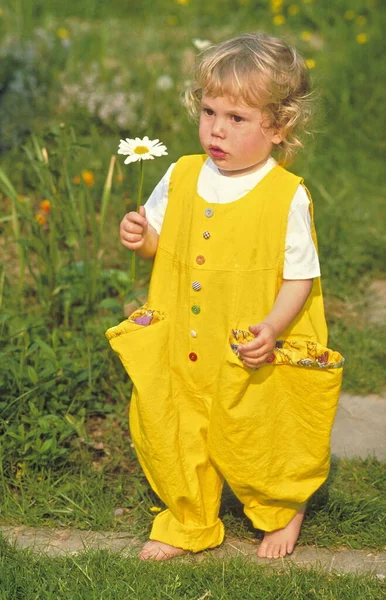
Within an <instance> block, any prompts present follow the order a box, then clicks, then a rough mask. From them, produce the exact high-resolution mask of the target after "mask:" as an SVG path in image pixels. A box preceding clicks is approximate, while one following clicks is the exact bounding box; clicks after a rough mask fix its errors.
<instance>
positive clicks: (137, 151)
mask: <svg viewBox="0 0 386 600" xmlns="http://www.w3.org/2000/svg"><path fill="white" fill-rule="evenodd" d="M134 152H135V154H146V153H147V152H149V148H148V147H147V146H137V147H136V148H134Z"/></svg>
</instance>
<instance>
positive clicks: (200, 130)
mask: <svg viewBox="0 0 386 600" xmlns="http://www.w3.org/2000/svg"><path fill="white" fill-rule="evenodd" d="M206 130H207V127H206V126H205V121H203V119H200V123H199V125H198V137H199V138H200V141H201V142H202V141H203V140H204V138H205V137H206V133H207V131H206Z"/></svg>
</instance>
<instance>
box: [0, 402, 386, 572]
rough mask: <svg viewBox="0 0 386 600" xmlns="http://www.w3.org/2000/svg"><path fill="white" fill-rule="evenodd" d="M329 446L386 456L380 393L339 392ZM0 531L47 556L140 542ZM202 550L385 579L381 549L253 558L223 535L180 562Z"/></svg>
mask: <svg viewBox="0 0 386 600" xmlns="http://www.w3.org/2000/svg"><path fill="white" fill-rule="evenodd" d="M331 446H332V453H333V455H335V456H337V457H349V458H351V457H360V458H366V457H368V456H375V457H377V458H378V459H379V460H382V461H383V460H386V397H384V396H375V395H373V396H368V397H361V396H350V395H348V394H342V396H341V398H340V404H339V409H338V413H337V417H336V421H335V424H334V428H333V432H332V442H331ZM385 468H386V466H385ZM0 534H3V535H4V537H6V538H7V539H9V540H10V541H13V542H15V544H16V545H17V546H18V547H21V548H31V549H33V550H35V551H39V552H46V553H48V554H49V555H50V556H58V555H64V554H66V553H69V554H75V553H78V552H81V551H83V550H86V549H97V548H98V549H102V548H103V549H107V550H111V551H114V552H122V553H124V554H125V555H126V556H135V555H136V554H137V552H138V549H139V548H140V546H141V542H140V541H139V540H137V539H135V538H133V537H131V536H130V535H129V534H127V533H114V532H95V531H82V530H77V529H48V528H47V529H35V528H33V527H26V526H19V527H12V526H7V525H3V526H0ZM385 550H386V546H385ZM208 554H210V555H211V556H214V557H218V558H221V559H223V558H226V557H229V556H235V555H242V556H248V557H251V558H253V560H255V561H256V563H258V564H269V565H270V566H273V567H274V568H283V566H284V565H288V564H294V565H297V566H301V567H311V566H312V567H315V568H318V569H323V570H326V571H335V572H338V573H339V572H340V573H369V572H371V573H374V574H375V575H376V576H377V577H378V578H379V579H381V580H385V578H386V552H379V553H376V552H365V551H362V550H348V549H343V550H338V551H331V550H328V549H326V548H317V547H301V546H300V547H298V548H296V550H295V552H294V553H293V554H292V555H291V556H290V557H287V558H286V559H285V560H276V561H270V560H267V559H259V558H257V556H256V544H253V543H252V542H246V541H240V540H237V539H232V538H226V540H225V542H224V544H223V545H222V546H221V547H220V548H216V549H214V550H210V551H207V552H201V553H199V554H196V555H190V556H189V558H188V559H182V560H192V557H194V560H199V561H200V560H204V559H205V556H206V555H208Z"/></svg>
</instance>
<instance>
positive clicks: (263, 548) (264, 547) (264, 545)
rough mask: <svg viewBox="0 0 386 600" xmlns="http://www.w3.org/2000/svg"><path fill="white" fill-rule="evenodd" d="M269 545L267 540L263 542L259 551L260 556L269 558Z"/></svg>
mask: <svg viewBox="0 0 386 600" xmlns="http://www.w3.org/2000/svg"><path fill="white" fill-rule="evenodd" d="M267 546H268V544H267V543H266V542H265V543H264V542H261V544H260V546H259V549H258V551H257V556H258V557H259V558H267Z"/></svg>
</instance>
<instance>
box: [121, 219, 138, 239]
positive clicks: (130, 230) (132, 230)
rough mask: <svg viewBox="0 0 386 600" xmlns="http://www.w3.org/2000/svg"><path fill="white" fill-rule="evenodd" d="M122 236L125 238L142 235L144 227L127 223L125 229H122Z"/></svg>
mask: <svg viewBox="0 0 386 600" xmlns="http://www.w3.org/2000/svg"><path fill="white" fill-rule="evenodd" d="M121 234H122V236H123V237H125V236H129V235H142V234H143V227H142V226H141V225H137V224H136V223H132V222H130V223H126V225H125V227H122V229H121Z"/></svg>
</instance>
